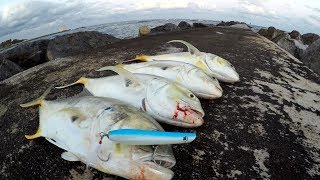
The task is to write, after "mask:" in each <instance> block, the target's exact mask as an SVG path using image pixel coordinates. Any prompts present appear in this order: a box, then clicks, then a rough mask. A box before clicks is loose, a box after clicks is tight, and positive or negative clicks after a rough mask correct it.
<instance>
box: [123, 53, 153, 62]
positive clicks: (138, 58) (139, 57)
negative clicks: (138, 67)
mask: <svg viewBox="0 0 320 180" xmlns="http://www.w3.org/2000/svg"><path fill="white" fill-rule="evenodd" d="M131 61H143V62H147V61H148V56H146V55H141V56H137V57H136V58H134V59H129V60H126V61H123V63H126V62H131Z"/></svg>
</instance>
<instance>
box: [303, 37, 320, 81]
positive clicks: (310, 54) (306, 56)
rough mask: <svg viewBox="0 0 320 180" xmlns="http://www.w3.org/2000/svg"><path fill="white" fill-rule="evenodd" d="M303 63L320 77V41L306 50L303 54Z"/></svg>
mask: <svg viewBox="0 0 320 180" xmlns="http://www.w3.org/2000/svg"><path fill="white" fill-rule="evenodd" d="M301 61H302V62H303V63H305V64H306V65H307V66H308V67H310V68H311V69H312V70H313V71H314V72H316V73H318V74H319V75H320V39H318V40H317V41H315V42H313V43H312V44H311V45H310V46H309V47H308V48H307V49H306V51H305V52H304V53H303V54H302V58H301Z"/></svg>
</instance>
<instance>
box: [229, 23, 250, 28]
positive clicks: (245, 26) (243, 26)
mask: <svg viewBox="0 0 320 180" xmlns="http://www.w3.org/2000/svg"><path fill="white" fill-rule="evenodd" d="M230 27H233V28H240V29H250V27H249V26H248V25H247V24H243V23H241V24H234V25H231V26H230Z"/></svg>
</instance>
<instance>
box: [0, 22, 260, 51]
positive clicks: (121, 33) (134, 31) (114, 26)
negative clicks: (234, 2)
mask: <svg viewBox="0 0 320 180" xmlns="http://www.w3.org/2000/svg"><path fill="white" fill-rule="evenodd" d="M181 21H186V22H188V23H190V24H191V25H192V23H195V22H197V23H204V24H212V25H217V24H218V23H219V22H221V21H212V20H190V19H155V20H142V21H122V22H113V23H104V24H99V25H94V26H87V27H80V28H76V29H71V30H68V31H63V32H57V33H54V34H49V35H45V36H41V37H38V38H34V39H30V40H27V41H24V42H21V43H18V44H15V45H13V46H11V47H9V48H6V49H1V50H0V52H4V51H7V50H9V49H12V48H14V47H16V46H18V45H19V44H22V43H25V42H32V41H37V40H40V39H53V38H55V37H57V36H61V35H65V34H72V33H75V32H83V31H98V32H101V33H105V34H110V35H112V36H115V37H117V38H120V39H129V38H134V37H137V36H138V30H139V27H140V26H142V25H146V26H149V27H150V28H154V27H157V26H161V25H164V24H166V23H173V24H176V25H178V24H179V22H181ZM250 26H252V27H253V31H257V30H259V29H260V28H262V27H260V26H255V25H251V24H250Z"/></svg>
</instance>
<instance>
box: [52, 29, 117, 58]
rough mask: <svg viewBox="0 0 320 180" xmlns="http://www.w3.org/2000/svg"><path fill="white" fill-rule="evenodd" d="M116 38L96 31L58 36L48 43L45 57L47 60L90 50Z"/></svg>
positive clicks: (114, 40)
mask: <svg viewBox="0 0 320 180" xmlns="http://www.w3.org/2000/svg"><path fill="white" fill-rule="evenodd" d="M118 40H119V39H118V38H115V37H114V36H111V35H108V34H102V33H99V32H96V31H85V32H77V33H73V34H66V35H63V36H58V37H56V38H54V39H53V40H51V41H50V42H49V44H48V50H47V57H48V59H49V60H55V59H57V58H62V57H67V56H72V55H76V54H79V53H84V52H86V51H90V50H92V49H94V48H98V47H102V46H105V45H107V44H110V43H113V42H116V41H118Z"/></svg>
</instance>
